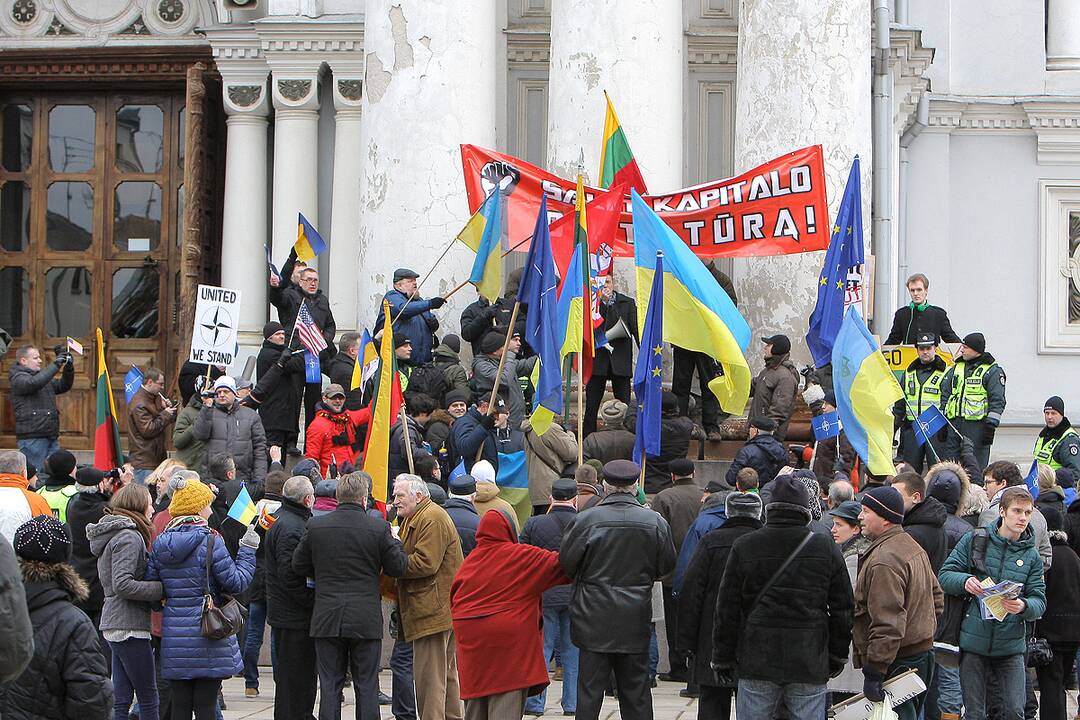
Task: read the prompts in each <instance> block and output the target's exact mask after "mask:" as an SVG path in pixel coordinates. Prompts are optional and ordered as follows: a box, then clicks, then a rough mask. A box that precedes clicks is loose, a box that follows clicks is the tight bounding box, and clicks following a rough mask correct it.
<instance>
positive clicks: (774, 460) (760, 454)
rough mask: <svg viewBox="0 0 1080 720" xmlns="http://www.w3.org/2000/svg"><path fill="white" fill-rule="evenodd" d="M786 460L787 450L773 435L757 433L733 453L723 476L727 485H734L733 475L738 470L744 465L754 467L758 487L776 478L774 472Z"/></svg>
mask: <svg viewBox="0 0 1080 720" xmlns="http://www.w3.org/2000/svg"><path fill="white" fill-rule="evenodd" d="M787 461H788V452H787V450H785V449H784V445H783V444H782V443H781V442H780V441H779V440H777V439H776V436H775V435H771V434H768V433H758V434H757V435H755V436H754V437H752V438H750V439H749V440H747V441H746V444H745V445H743V446H742V447H741V448H739V451H738V452H737V453H735V459H734V460H733V461H732V462H731V467H729V468H728V471H727V475H725V476H724V477H725V479H726V480H727V483H728V485H730V486H731V487H735V476H736V475H738V474H739V471H740V470H742V469H743V468H744V467H750V468H754V470H756V471H757V474H758V487H762V486H764V485H765V484H766V483H770V482H772V481H773V480H774V479H775V478H776V473H778V472H779V471H780V468H782V467H784V465H786V464H787Z"/></svg>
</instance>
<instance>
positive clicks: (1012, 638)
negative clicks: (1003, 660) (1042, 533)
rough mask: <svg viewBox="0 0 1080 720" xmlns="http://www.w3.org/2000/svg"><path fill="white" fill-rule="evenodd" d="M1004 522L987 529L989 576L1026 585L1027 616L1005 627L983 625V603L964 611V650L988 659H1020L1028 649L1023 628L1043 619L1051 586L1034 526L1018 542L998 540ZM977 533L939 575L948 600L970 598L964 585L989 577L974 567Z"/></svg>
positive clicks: (985, 622)
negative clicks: (1047, 586)
mask: <svg viewBox="0 0 1080 720" xmlns="http://www.w3.org/2000/svg"><path fill="white" fill-rule="evenodd" d="M1000 523H1001V520H996V521H995V522H993V523H991V524H988V525H986V526H984V527H985V529H986V531H987V532H988V533H989V536H988V538H987V543H986V572H987V573H989V576H990V578H991V579H992V580H993V581H994V582H995V583H997V582H1001V581H1003V580H1013V581H1015V582H1018V583H1021V584H1023V586H1024V589H1023V591H1022V594H1021V597H1022V598H1023V600H1024V603H1025V607H1024V611H1023V612H1022V613H1020V614H1019V615H1012V614H1010V615H1007V616H1006V617H1005V619H1004V620H1003V621H1001V622H997V621H996V620H993V619H991V620H983V619H982V611H981V609H980V606H979V603H978V602H977V601H975V599H974V598H973V597H972V602H969V603H968V604H967V607H966V608H965V610H964V620H963V622H962V624H961V625H960V649H961V650H963V651H964V652H972V653H976V654H977V655H984V656H986V657H1006V656H1008V655H1019V654H1021V653H1023V652H1024V650H1025V646H1026V643H1025V634H1024V630H1025V628H1024V623H1025V622H1026V621H1032V620H1037V619H1039V618H1040V617H1041V616H1042V614H1043V612H1044V611H1045V610H1046V583H1045V582H1044V581H1043V564H1042V559H1041V558H1040V557H1039V552H1038V550H1037V549H1036V547H1035V534H1034V532H1033V531H1032V529H1031V527H1028V528H1027V529H1026V530H1024V533H1023V534H1022V535H1021V536H1020V539H1019V540H1006V539H1005V538H1003V537H1002V536H1001V535H998V532H997V530H998V526H999V524H1000ZM975 535H976V533H974V532H969V533H968V534H967V535H965V536H964V537H962V538H960V542H959V543H957V544H956V548H954V549H953V551H952V553H951V554H950V555H949V557H948V559H946V560H945V564H944V565H942V566H941V571H940V572H939V573H938V581H939V582H940V583H941V589H942V590H944V591H945V592H946V593H948V594H949V595H958V596H960V597H971V596H970V595H969V594H968V592H967V591H966V590H964V583H965V582H966V581H967V579H968V578H969V577H971V576H973V575H974V576H975V578H976V579H978V580H982V579H983V578H984V577H986V573H982V572H980V571H979V570H978V569H976V568H975V567H973V564H972V559H971V543H972V538H973V537H975Z"/></svg>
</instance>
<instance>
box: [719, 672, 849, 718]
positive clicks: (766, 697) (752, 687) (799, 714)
mask: <svg viewBox="0 0 1080 720" xmlns="http://www.w3.org/2000/svg"><path fill="white" fill-rule="evenodd" d="M828 694H829V693H828V691H827V690H826V689H825V684H824V683H822V684H821V685H810V684H807V683H787V684H785V685H778V684H777V683H774V682H769V681H767V680H740V681H739V691H738V694H737V695H736V696H735V717H737V718H739V720H771V718H773V717H775V715H776V710H777V708H779V707H780V706H781V705H783V706H785V707H786V708H787V716H788V717H791V718H798V719H799V720H825V709H826V705H827V702H826V700H827V698H828Z"/></svg>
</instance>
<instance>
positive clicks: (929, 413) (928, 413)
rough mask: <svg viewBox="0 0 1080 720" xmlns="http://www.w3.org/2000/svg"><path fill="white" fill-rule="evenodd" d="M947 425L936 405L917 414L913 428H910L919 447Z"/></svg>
mask: <svg viewBox="0 0 1080 720" xmlns="http://www.w3.org/2000/svg"><path fill="white" fill-rule="evenodd" d="M948 423H949V421H948V420H946V419H945V416H944V415H943V414H942V413H941V410H939V409H938V406H937V405H931V406H930V407H928V408H926V409H925V410H923V411H922V412H921V413H919V417H918V418H917V419H916V420H915V426H914V427H913V428H912V429H913V430H914V431H915V440H916V441H918V443H919V447H922V446H923V445H925V444H926V443H928V442H929V441H930V439H931V438H932V437H934V435H936V434H937V432H938V430H940V429H941V428H943V427H945V426H946V425H947V424H948Z"/></svg>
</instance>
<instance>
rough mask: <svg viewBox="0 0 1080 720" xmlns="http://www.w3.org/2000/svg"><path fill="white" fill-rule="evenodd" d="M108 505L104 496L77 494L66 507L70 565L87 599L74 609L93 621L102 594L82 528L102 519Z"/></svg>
mask: <svg viewBox="0 0 1080 720" xmlns="http://www.w3.org/2000/svg"><path fill="white" fill-rule="evenodd" d="M108 505H109V498H108V496H107V495H105V494H104V493H100V492H81V493H76V494H75V497H73V498H71V501H70V502H69V503H68V507H67V524H68V527H69V528H70V529H71V566H72V567H73V568H75V571H76V572H77V573H79V577H81V578H82V579H83V580H84V581H85V582H86V585H87V587H88V588H89V593H88V594H87V598H86V599H85V600H82V601H79V603H78V606H79V609H80V610H82V611H83V612H85V613H86V614H87V615H89V616H90V618H91V619H92V620H94V621H97V619H98V618H100V617H101V608H102V606H103V605H104V604H105V591H104V590H103V589H102V587H101V580H99V579H98V571H97V556H95V555H94V553H92V552H91V551H90V541H89V540H88V539H87V538H86V526H87V525H90V524H91V523H96V522H97V521H99V520H101V518H103V517H105V508H106V507H108Z"/></svg>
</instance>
